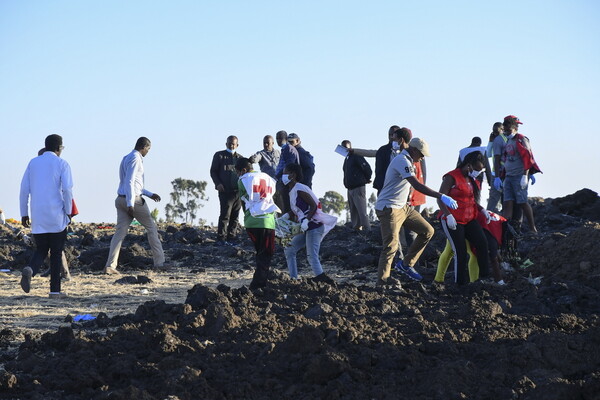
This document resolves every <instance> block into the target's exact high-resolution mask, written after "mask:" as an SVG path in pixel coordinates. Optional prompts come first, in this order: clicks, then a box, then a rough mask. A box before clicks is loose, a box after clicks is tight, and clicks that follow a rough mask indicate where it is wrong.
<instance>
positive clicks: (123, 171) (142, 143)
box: [104, 136, 165, 274]
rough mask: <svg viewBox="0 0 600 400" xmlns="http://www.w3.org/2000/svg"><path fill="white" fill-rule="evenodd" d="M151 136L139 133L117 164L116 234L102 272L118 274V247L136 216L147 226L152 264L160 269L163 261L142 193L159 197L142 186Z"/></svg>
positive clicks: (158, 240)
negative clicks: (129, 150) (139, 136)
mask: <svg viewBox="0 0 600 400" xmlns="http://www.w3.org/2000/svg"><path fill="white" fill-rule="evenodd" d="M150 147H151V143H150V139H148V138H146V137H143V136H142V137H141V138H139V139H138V140H137V142H136V143H135V148H134V149H133V150H132V151H131V153H129V154H127V155H126V156H125V157H123V160H122V161H121V166H120V167H119V188H118V190H117V198H116V199H115V207H116V208H117V226H116V227H115V234H114V235H113V238H112V240H111V241H110V252H109V253H108V260H107V261H106V267H105V268H104V273H105V274H119V271H117V261H118V259H119V253H120V251H121V244H122V243H123V239H125V236H126V235H127V229H128V228H129V225H130V224H131V221H133V219H134V218H135V219H136V220H137V221H138V222H139V223H140V224H142V225H143V226H144V228H146V232H148V242H149V243H150V248H151V249H152V258H153V259H154V267H155V268H159V269H163V268H164V264H165V253H164V251H163V248H162V244H161V243H160V238H159V237H158V228H157V227H156V222H154V219H153V218H152V216H151V215H150V209H149V208H148V204H146V200H144V198H143V197H142V196H146V197H149V198H151V199H152V200H154V201H157V202H158V201H160V196H159V195H158V194H156V193H152V192H150V191H148V190H146V189H145V188H144V157H146V155H147V154H148V152H149V151H150Z"/></svg>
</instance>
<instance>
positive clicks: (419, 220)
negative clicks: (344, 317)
mask: <svg viewBox="0 0 600 400" xmlns="http://www.w3.org/2000/svg"><path fill="white" fill-rule="evenodd" d="M521 124H522V123H521V121H520V120H519V119H518V118H517V117H515V116H513V115H509V116H507V117H505V118H504V121H503V122H502V123H500V122H497V123H495V124H494V125H493V131H492V133H491V135H490V137H489V143H488V145H487V146H482V141H481V139H480V138H478V137H475V138H473V139H472V141H471V144H470V145H469V146H468V147H465V148H464V149H462V150H460V152H459V155H458V156H459V157H458V163H457V165H456V167H455V168H454V169H452V170H450V171H448V172H447V173H446V174H444V176H443V178H442V183H441V186H440V188H439V190H438V191H436V190H434V189H431V188H430V187H429V186H427V185H426V181H427V168H426V162H425V158H426V157H429V156H430V152H429V145H428V144H427V142H426V141H425V140H423V139H422V138H418V137H413V135H412V132H411V130H410V129H408V128H405V127H399V126H397V125H393V126H391V127H390V129H389V131H388V143H386V144H385V145H383V146H381V147H380V148H379V149H377V150H368V149H357V148H353V147H352V144H351V142H350V141H349V140H343V141H342V142H341V147H343V148H344V149H345V152H346V155H345V159H344V162H343V166H342V170H343V173H344V186H345V187H346V188H347V190H348V192H347V198H348V208H349V210H350V221H349V224H350V226H351V227H352V228H353V229H354V230H355V231H356V232H358V233H359V234H365V233H367V232H368V231H370V230H371V222H372V221H371V220H370V218H369V215H368V213H367V196H366V185H368V184H370V183H371V182H372V184H373V187H374V188H375V189H376V190H377V200H376V203H375V213H376V215H377V219H378V220H379V229H380V230H381V238H382V249H381V255H380V257H379V262H378V268H377V281H376V282H375V284H376V286H378V287H382V288H392V289H397V288H401V281H400V280H399V279H398V278H396V277H393V276H392V270H395V271H397V272H399V273H400V274H403V275H404V276H406V277H407V278H409V279H412V280H417V281H418V280H421V279H422V276H421V274H420V273H419V272H418V271H417V270H416V268H415V267H416V266H417V262H418V260H419V257H420V256H421V254H422V253H423V251H424V249H425V248H426V246H427V244H428V243H429V241H430V239H431V238H432V236H433V234H434V229H433V227H432V226H431V224H430V223H429V222H428V221H427V220H426V219H425V218H424V217H423V216H422V215H421V213H420V207H421V206H422V205H423V204H425V197H426V196H429V197H433V198H435V199H437V203H438V205H439V208H440V212H439V214H438V216H437V217H438V218H439V220H440V223H441V227H442V230H443V232H444V234H445V235H446V237H447V245H446V248H445V249H444V252H443V253H442V255H441V256H440V259H439V262H438V271H437V274H436V277H435V281H436V282H443V281H444V277H445V273H446V270H447V268H448V266H449V265H450V263H451V262H453V266H454V280H455V282H456V283H457V284H459V285H464V284H467V283H469V282H474V281H476V280H479V279H492V280H493V281H494V282H496V283H497V284H499V285H503V284H505V282H504V280H503V279H502V276H501V271H500V268H499V251H498V249H499V246H501V244H502V238H503V233H502V232H503V229H506V225H507V224H508V223H510V224H511V226H513V227H515V228H516V229H517V230H519V231H520V227H521V221H522V218H523V216H524V217H525V218H526V219H527V222H528V227H529V229H528V234H529V235H535V234H537V229H536V227H535V222H534V219H533V211H532V209H531V206H530V205H529V204H528V201H527V197H528V196H527V189H528V185H529V184H530V182H531V184H533V183H535V178H534V174H536V173H538V172H541V171H540V169H539V167H538V166H537V164H536V162H535V159H534V157H533V153H532V150H531V146H530V144H529V139H528V138H527V137H525V136H523V135H522V134H521V133H519V132H518V129H519V125H521ZM275 142H277V145H278V146H279V147H280V149H277V148H275ZM237 147H238V138H237V137H236V136H229V137H228V138H227V140H226V143H225V150H222V151H218V152H216V153H215V154H214V156H213V159H212V164H211V167H210V176H211V179H212V181H213V183H214V187H215V189H216V190H217V192H218V198H219V204H220V212H219V219H218V227H217V240H216V242H215V245H217V246H231V245H233V246H235V245H237V244H238V242H237V232H238V227H239V224H238V218H239V213H240V211H241V210H243V212H244V227H245V229H246V232H247V235H248V237H249V238H250V240H251V241H252V243H253V244H254V247H255V250H256V269H255V272H254V276H253V278H252V281H251V283H250V289H252V290H254V289H257V288H260V287H264V286H265V285H267V283H268V272H269V270H270V267H271V259H272V257H273V254H274V252H275V230H276V227H277V224H278V223H281V222H282V221H288V222H289V221H293V222H294V223H296V224H298V226H299V232H298V234H297V235H295V236H294V237H293V238H292V239H291V240H290V241H289V243H287V244H286V246H285V248H284V250H283V251H284V254H285V259H286V263H287V267H288V271H289V275H290V277H291V278H293V279H297V278H298V277H299V273H298V264H297V259H296V258H297V253H298V252H299V251H300V250H301V249H303V248H305V249H306V254H307V260H308V263H309V265H310V267H311V268H312V272H313V274H314V277H313V278H312V279H314V280H315V281H323V282H331V281H332V280H331V278H330V277H329V276H328V275H327V274H326V273H325V272H324V270H323V266H322V265H321V262H320V257H319V250H320V246H321V242H322V241H323V238H324V237H325V235H326V234H327V232H329V231H330V230H331V229H332V228H333V227H334V226H335V225H336V222H337V218H336V217H334V216H331V215H329V214H327V213H325V212H323V210H322V207H321V204H320V202H319V198H318V197H317V195H316V194H315V193H314V192H313V190H312V181H313V176H314V175H315V163H314V160H313V156H312V155H311V154H310V152H308V151H307V150H306V149H304V148H303V146H302V144H301V139H300V137H299V136H298V135H297V134H295V133H290V134H288V133H287V132H286V131H283V130H282V131H279V132H277V133H276V135H275V139H274V138H273V137H272V136H270V135H267V136H265V137H264V139H263V149H261V150H260V151H258V152H256V153H255V154H253V155H251V156H250V157H248V158H245V157H243V156H242V155H240V154H239V153H238V152H237ZM150 148H151V142H150V140H149V139H148V138H145V137H141V138H139V139H138V140H137V142H136V144H135V146H134V149H133V150H132V151H131V152H130V153H129V154H127V155H125V156H124V157H123V159H122V161H121V164H120V168H119V185H118V189H117V197H116V199H115V208H116V210H117V224H116V228H115V233H114V235H113V237H112V240H111V243H110V251H109V255H108V259H107V261H106V264H105V268H104V270H103V272H104V273H105V274H119V271H118V259H119V252H120V248H121V245H122V242H123V240H124V238H125V236H126V234H127V230H128V227H129V225H130V224H131V222H132V221H133V219H134V218H135V219H136V220H137V221H138V222H139V223H140V224H141V225H143V226H144V227H145V229H146V231H147V234H148V241H149V244H150V248H151V250H152V255H153V263H154V267H155V268H156V269H159V270H165V269H168V268H169V266H168V265H167V264H166V263H165V255H164V251H163V248H162V244H161V242H160V237H159V234H158V228H157V225H156V222H155V221H154V219H153V218H152V216H151V215H150V209H149V207H148V205H147V203H146V200H145V198H149V199H152V200H153V201H157V202H158V201H160V200H161V197H160V196H159V195H158V194H156V193H153V192H151V191H149V190H147V189H146V188H145V186H144V167H143V158H144V157H146V156H147V154H148V152H149V151H150ZM63 149H64V146H63V139H62V137H61V136H59V135H50V136H48V137H47V138H46V140H45V147H44V148H43V149H42V150H40V155H38V157H35V158H33V159H32V160H31V161H30V162H29V164H28V166H27V168H26V170H25V173H24V175H23V179H22V182H21V191H20V211H21V216H22V218H21V222H22V224H23V226H24V227H31V232H32V234H33V238H34V241H35V247H36V249H35V253H34V255H33V257H32V259H31V261H30V263H29V265H28V266H26V267H25V268H24V269H23V271H22V276H21V282H20V284H21V287H22V289H23V290H24V291H25V292H29V291H30V289H31V281H32V277H34V276H36V275H38V274H39V273H40V268H41V266H42V265H43V262H44V259H45V258H46V257H47V255H48V253H50V270H49V275H50V297H53V298H62V297H65V296H66V294H65V293H64V292H63V291H62V290H61V271H63V278H64V271H65V268H67V273H68V267H67V266H66V260H65V257H64V252H63V250H64V245H65V240H66V235H67V233H66V232H67V226H68V224H69V223H70V221H71V218H72V217H73V216H74V215H75V214H76V212H77V211H76V206H75V202H74V200H73V195H72V187H73V179H72V176H71V169H70V166H69V164H68V163H67V162H66V161H65V160H64V159H63V158H61V154H62V151H63ZM365 157H367V158H369V157H374V158H375V176H374V177H373V171H372V169H371V166H370V165H369V163H368V162H367V161H366V159H365ZM488 158H491V159H492V163H491V164H490V163H489V160H488ZM254 164H258V166H259V171H257V170H255V169H254ZM484 177H485V178H486V180H487V182H488V184H489V186H490V195H489V200H488V204H487V207H485V208H484V207H482V206H481V204H480V202H481V184H482V182H483V179H484ZM515 203H516V205H515ZM500 213H501V215H500ZM0 215H2V212H1V210H0ZM30 216H31V218H30ZM3 223H4V221H3ZM403 248H404V251H405V252H406V253H404V251H403ZM490 270H491V275H493V278H489V275H490Z"/></svg>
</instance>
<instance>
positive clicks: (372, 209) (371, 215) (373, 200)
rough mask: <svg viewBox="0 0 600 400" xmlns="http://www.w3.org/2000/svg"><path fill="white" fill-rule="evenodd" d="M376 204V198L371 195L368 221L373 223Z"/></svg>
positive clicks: (373, 194)
mask: <svg viewBox="0 0 600 400" xmlns="http://www.w3.org/2000/svg"><path fill="white" fill-rule="evenodd" d="M376 202H377V197H375V193H371V196H369V204H368V206H369V220H370V221H375V203H376Z"/></svg>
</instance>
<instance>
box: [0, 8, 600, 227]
mask: <svg viewBox="0 0 600 400" xmlns="http://www.w3.org/2000/svg"><path fill="white" fill-rule="evenodd" d="M598 21H600V2H597V1H594V0H589V1H583V0H581V1H579V0H575V1H573V0H565V1H548V0H544V1H512V0H509V1H502V2H491V1H436V0H431V1H369V2H366V1H361V2H357V1H302V2H285V1H219V2H214V1H211V2H208V1H176V0H174V1H96V2H91V1H61V0H57V1H45V0H43V1H34V0H28V1H18V0H0V138H1V143H2V153H1V154H2V155H1V156H0V171H1V175H0V176H1V179H2V186H1V189H0V207H2V208H4V209H5V212H6V214H7V217H13V218H17V219H19V218H20V215H19V206H18V204H19V202H18V197H19V186H20V181H21V177H22V174H23V172H24V170H25V168H26V166H27V163H28V161H29V159H30V158H32V157H33V156H35V155H36V153H37V151H38V150H39V149H40V148H41V147H43V143H44V138H45V137H46V136H47V135H49V134H52V133H58V134H60V135H62V136H63V138H64V145H65V147H66V148H65V150H64V152H63V154H62V157H63V158H64V159H66V160H67V161H68V162H69V164H70V165H71V168H72V171H73V176H74V182H75V187H74V195H75V198H76V200H77V203H78V207H79V210H80V212H81V215H80V216H79V217H78V218H77V220H78V221H82V222H115V221H116V212H115V209H114V198H115V196H116V190H117V186H118V167H119V163H120V160H121V158H122V157H123V156H124V155H125V154H127V153H128V152H129V151H130V150H131V149H132V148H133V146H134V144H135V141H136V139H137V138H138V137H139V136H147V137H148V138H150V139H151V140H152V150H151V151H150V153H149V154H148V156H147V157H146V158H145V169H146V188H147V189H148V190H150V191H153V192H156V193H158V194H160V195H161V196H162V197H163V201H162V202H161V203H159V204H158V208H159V210H160V216H162V217H164V205H165V204H166V203H167V202H168V200H169V193H170V191H171V183H170V182H171V180H173V179H174V178H178V177H182V178H186V179H194V180H205V181H208V182H209V186H208V193H207V194H208V195H209V197H210V200H209V202H208V203H207V204H206V206H205V207H204V208H203V209H202V210H201V211H200V216H201V217H202V218H204V219H206V220H207V221H209V222H212V223H216V221H217V217H218V198H217V192H216V191H215V190H214V186H213V185H212V182H210V175H209V168H210V163H211V159H212V155H213V154H214V153H215V152H216V151H219V150H222V149H224V146H225V139H226V137H227V136H228V135H232V134H233V135H236V136H238V137H239V142H240V147H239V149H238V150H239V152H240V153H241V154H242V155H245V156H247V155H250V154H252V153H254V152H255V151H257V150H259V149H261V148H262V137H263V136H264V135H266V134H272V135H274V134H275V132H277V131H278V130H280V129H285V130H286V131H288V132H296V133H297V134H298V135H299V136H300V137H301V139H302V143H303V145H304V147H305V148H306V149H308V150H309V151H310V152H311V153H312V154H313V155H314V157H315V163H316V166H317V171H316V175H315V178H314V186H313V189H314V190H315V192H316V194H317V195H318V196H322V195H323V194H324V192H325V191H327V190H335V191H338V192H340V193H342V194H344V196H345V195H346V193H345V189H344V188H343V185H342V171H341V168H342V162H343V158H342V157H341V156H339V155H337V154H335V153H333V149H334V148H335V146H336V145H337V144H338V143H340V142H341V141H342V140H343V139H349V140H351V141H352V143H353V145H354V147H362V148H373V149H376V148H378V147H379V146H381V145H383V144H385V143H386V142H387V130H388V128H389V126H390V125H393V124H397V125H400V126H406V127H408V128H410V129H411V130H412V131H413V134H414V135H415V136H418V137H422V138H424V139H425V140H427V141H428V142H429V145H430V149H431V158H430V159H428V170H429V178H428V182H427V183H428V185H429V186H431V187H432V188H434V189H436V190H437V189H439V185H440V183H441V176H442V175H443V174H444V173H445V172H447V171H449V170H450V169H452V168H453V166H454V165H455V162H456V159H457V154H458V150H459V149H460V148H462V147H465V146H467V145H468V144H469V143H470V140H471V138H472V137H473V136H480V137H481V138H482V139H483V140H484V141H487V137H488V135H489V133H490V131H491V127H492V125H493V123H494V122H496V121H501V120H502V118H503V117H504V116H505V115H508V114H514V115H517V116H518V117H519V118H520V119H521V121H523V122H524V125H522V128H521V132H522V133H524V134H526V135H527V136H529V138H530V139H531V144H532V147H533V150H534V154H535V156H536V159H537V161H538V164H539V165H540V167H541V169H542V171H543V172H544V174H543V175H540V176H538V182H537V184H536V185H535V186H533V187H532V188H531V189H530V196H541V197H558V196H564V195H566V194H569V193H573V192H575V191H576V190H579V189H582V188H584V187H588V188H591V189H593V190H595V191H599V190H600V179H598V171H600V160H599V157H597V156H595V155H594V154H596V153H597V151H598V148H600V130H599V128H598V123H597V122H596V119H597V118H598V113H599V111H600V24H599V23H598ZM371 161H372V162H371V164H372V165H373V166H374V160H371ZM369 190H370V188H369ZM150 202H151V203H153V202H152V201H150ZM430 205H433V202H430ZM150 206H151V207H152V208H153V206H154V204H151V205H150Z"/></svg>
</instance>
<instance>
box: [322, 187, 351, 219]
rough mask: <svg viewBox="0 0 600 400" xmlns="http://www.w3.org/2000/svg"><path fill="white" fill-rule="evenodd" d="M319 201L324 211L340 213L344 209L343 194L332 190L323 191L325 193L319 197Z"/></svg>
mask: <svg viewBox="0 0 600 400" xmlns="http://www.w3.org/2000/svg"><path fill="white" fill-rule="evenodd" d="M319 201H320V202H321V207H322V208H323V211H325V212H326V213H332V214H336V215H342V212H344V210H345V209H346V200H344V196H342V195H341V194H339V193H338V192H335V191H333V190H330V191H328V192H325V195H324V196H323V197H321V198H320V199H319Z"/></svg>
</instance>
